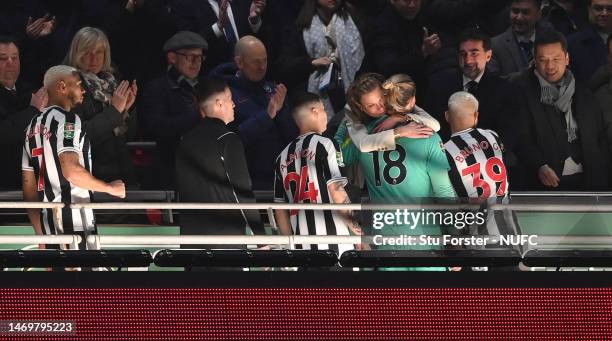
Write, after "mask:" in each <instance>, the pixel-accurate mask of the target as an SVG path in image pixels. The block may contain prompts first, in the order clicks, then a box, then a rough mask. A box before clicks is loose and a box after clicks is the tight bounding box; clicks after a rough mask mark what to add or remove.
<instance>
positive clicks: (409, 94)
mask: <svg viewBox="0 0 612 341" xmlns="http://www.w3.org/2000/svg"><path fill="white" fill-rule="evenodd" d="M375 76H378V77H380V78H381V83H382V77H383V76H382V75H375ZM415 95H416V84H415V83H414V81H413V80H412V78H411V77H410V76H408V75H406V74H396V75H393V76H391V77H389V79H387V80H386V81H384V83H383V85H382V88H381V89H380V91H373V92H371V93H370V94H368V96H366V97H368V98H364V99H363V102H365V103H366V104H365V106H366V107H364V108H362V109H363V111H364V112H369V111H382V110H385V111H387V112H388V113H389V114H390V116H389V118H388V119H387V120H385V121H384V122H383V123H381V124H380V125H379V126H378V127H377V128H376V129H375V130H374V133H373V134H368V132H367V130H366V128H365V125H364V124H363V122H362V120H361V119H360V118H359V117H358V116H357V115H355V114H354V113H353V112H352V110H350V108H348V107H347V108H345V117H346V125H347V128H348V132H349V135H350V137H351V140H352V141H353V143H354V144H355V146H357V148H359V150H360V151H362V152H365V153H367V152H372V151H377V150H394V149H395V140H396V139H398V138H401V137H407V138H428V137H430V136H431V135H433V133H435V132H437V131H439V130H440V123H439V122H438V120H436V119H435V118H433V117H432V116H431V115H429V114H428V113H427V112H426V111H425V110H423V109H422V108H420V107H419V106H417V105H416V97H415ZM404 122H410V123H408V124H406V125H402V126H400V127H397V128H395V127H396V126H397V125H398V124H400V123H404Z"/></svg>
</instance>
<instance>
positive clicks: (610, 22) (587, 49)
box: [567, 0, 612, 82]
mask: <svg viewBox="0 0 612 341" xmlns="http://www.w3.org/2000/svg"><path fill="white" fill-rule="evenodd" d="M588 3H589V7H588V11H589V24H588V25H587V26H586V27H585V28H584V29H583V30H581V31H579V32H577V33H574V34H572V35H571V36H569V37H568V38H567V42H568V45H569V46H568V47H569V54H570V56H572V58H571V60H570V63H571V67H572V72H574V75H575V77H576V80H578V81H582V82H586V81H588V80H589V79H590V78H591V76H592V75H593V73H595V71H596V70H597V69H598V68H599V67H600V66H602V65H605V64H606V62H607V58H608V50H607V48H606V41H607V40H608V36H609V35H610V33H612V0H589V1H588Z"/></svg>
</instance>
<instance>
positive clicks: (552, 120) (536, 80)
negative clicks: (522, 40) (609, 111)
mask: <svg viewBox="0 0 612 341" xmlns="http://www.w3.org/2000/svg"><path fill="white" fill-rule="evenodd" d="M535 60H536V63H535V68H531V69H529V70H525V71H523V72H522V73H521V75H520V76H519V77H517V78H516V79H514V82H515V83H516V85H517V86H518V89H519V93H520V95H519V98H518V102H520V103H521V105H522V106H523V108H522V114H523V115H524V116H523V118H522V119H521V120H520V123H521V125H522V128H521V139H520V146H519V153H520V156H521V160H524V161H525V163H526V168H527V171H528V172H529V173H528V174H529V176H528V180H529V184H530V189H548V190H566V191H567V190H605V189H607V187H608V169H609V151H608V137H607V136H606V133H605V131H606V127H605V120H604V119H603V112H602V109H601V107H600V106H599V104H598V102H597V99H596V98H595V97H594V95H593V94H592V93H591V92H590V91H589V89H588V88H587V87H586V86H583V85H582V84H581V83H579V82H577V81H576V80H575V78H574V76H573V74H572V72H571V71H570V70H569V69H568V68H567V66H568V65H569V61H570V55H569V54H568V52H567V42H566V40H565V37H564V36H563V35H562V34H561V33H559V32H556V31H547V32H543V33H542V34H541V35H539V36H538V38H537V39H536V41H535Z"/></svg>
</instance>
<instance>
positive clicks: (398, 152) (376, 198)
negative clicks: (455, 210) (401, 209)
mask: <svg viewBox="0 0 612 341" xmlns="http://www.w3.org/2000/svg"><path fill="white" fill-rule="evenodd" d="M385 118H387V116H383V117H381V118H380V119H378V120H374V121H372V122H370V123H368V124H367V125H366V127H367V129H368V132H372V130H373V129H374V128H375V127H376V126H377V125H378V124H379V123H380V122H382V121H383V120H384V119H385ZM336 141H337V142H338V144H339V145H340V147H341V150H342V157H343V159H344V164H345V165H351V164H353V163H356V162H359V164H360V165H361V168H362V170H363V173H364V176H365V179H366V183H367V185H368V192H369V194H370V200H371V201H372V202H373V203H383V204H387V203H389V204H390V203H393V204H402V203H419V202H422V200H427V199H430V198H448V197H455V196H456V195H455V191H454V189H453V185H452V183H451V181H450V179H449V177H448V170H449V169H450V167H449V165H448V160H447V159H446V154H445V153H444V149H443V144H442V140H441V139H440V136H438V134H434V135H432V136H431V137H430V138H427V139H411V138H400V139H398V140H397V141H396V146H395V150H387V151H374V152H370V153H362V152H360V151H359V150H358V149H357V147H356V146H355V145H354V144H353V143H352V141H351V139H350V136H349V134H348V130H347V128H346V124H345V123H343V124H342V125H340V127H339V128H338V132H337V133H336Z"/></svg>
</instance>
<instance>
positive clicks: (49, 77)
mask: <svg viewBox="0 0 612 341" xmlns="http://www.w3.org/2000/svg"><path fill="white" fill-rule="evenodd" d="M77 74H78V73H77V69H75V68H74V67H72V66H68V65H56V66H52V67H51V68H49V70H47V72H45V77H44V78H43V86H44V87H45V89H47V91H49V90H50V89H51V87H52V86H53V85H54V84H55V83H56V82H57V81H60V80H62V79H66V78H67V77H70V76H76V75H77Z"/></svg>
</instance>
